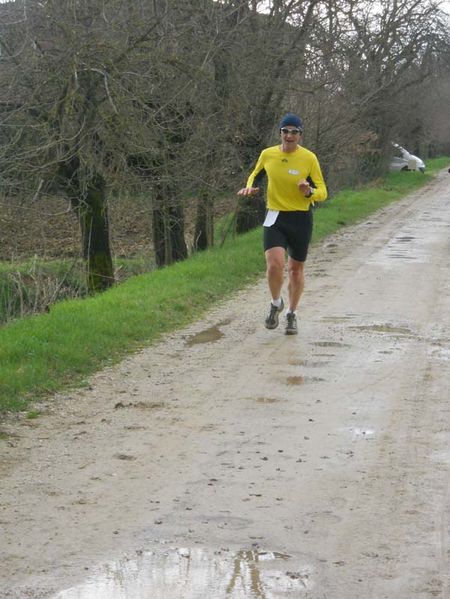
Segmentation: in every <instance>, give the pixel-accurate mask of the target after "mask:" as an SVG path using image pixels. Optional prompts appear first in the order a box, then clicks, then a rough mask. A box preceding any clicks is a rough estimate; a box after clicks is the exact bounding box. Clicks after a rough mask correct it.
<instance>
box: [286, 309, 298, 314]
mask: <svg viewBox="0 0 450 599" xmlns="http://www.w3.org/2000/svg"><path fill="white" fill-rule="evenodd" d="M295 313H296V310H291V309H290V308H288V309H287V310H286V314H295Z"/></svg>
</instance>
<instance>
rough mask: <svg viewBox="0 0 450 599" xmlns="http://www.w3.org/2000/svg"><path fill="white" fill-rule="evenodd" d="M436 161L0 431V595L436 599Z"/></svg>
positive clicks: (442, 425) (439, 353)
mask: <svg viewBox="0 0 450 599" xmlns="http://www.w3.org/2000/svg"><path fill="white" fill-rule="evenodd" d="M449 256H450V175H448V174H447V173H441V174H440V175H439V176H438V178H437V179H436V181H435V182H433V183H432V184H431V185H429V186H428V187H427V188H426V189H425V190H422V191H420V192H418V193H416V194H413V195H411V196H409V197H408V198H407V199H405V200H404V201H402V202H401V203H398V204H396V205H394V206H390V207H389V208H387V209H385V210H383V211H381V212H380V213H378V214H377V215H375V216H373V217H372V218H371V219H370V220H369V221H367V222H365V223H362V224H360V225H358V226H356V227H352V228H347V229H344V230H343V231H342V232H341V233H340V234H338V235H336V236H333V237H332V238H330V239H328V240H327V241H326V242H325V243H323V244H321V245H318V246H316V247H315V248H314V249H313V251H312V253H311V256H310V259H309V264H308V280H307V289H306V291H305V295H304V298H303V300H302V307H301V311H300V318H299V326H300V334H299V335H298V336H297V337H286V336H285V335H284V334H283V330H282V328H281V327H280V328H279V329H277V330H275V331H267V330H265V328H264V326H263V324H262V322H263V319H264V314H265V311H266V307H267V292H266V286H265V282H264V281H261V282H260V283H259V284H258V285H256V286H254V287H252V288H250V289H247V290H245V291H244V292H242V293H240V294H238V295H237V296H235V297H233V298H232V300H231V301H229V302H227V303H224V304H223V305H221V306H219V307H216V308H215V309H214V310H212V311H211V312H210V313H209V314H208V316H207V318H205V319H204V320H202V321H200V322H197V323H195V324H194V325H193V326H191V327H189V328H187V329H185V330H183V331H179V332H177V333H175V334H173V335H170V336H169V337H167V338H166V339H165V340H164V342H162V343H160V344H159V345H158V346H157V347H156V348H151V349H148V350H146V351H143V352H142V353H140V354H139V355H136V356H133V357H130V358H129V359H127V360H125V361H124V362H123V363H121V364H120V365H118V366H117V367H114V368H111V369H109V370H105V371H103V372H101V373H99V374H98V375H96V376H95V377H93V379H92V380H91V382H90V386H89V388H87V389H84V390H82V391H79V392H73V393H70V394H67V395H60V396H58V397H56V398H55V399H54V400H51V401H48V402H46V404H45V406H44V407H45V415H43V416H41V417H40V418H38V419H36V420H26V419H23V418H22V419H18V420H17V421H14V420H11V421H10V422H9V423H6V424H5V425H3V426H2V430H3V433H4V434H3V435H2V439H1V440H0V448H1V458H0V460H1V461H0V476H1V480H0V484H1V487H0V489H1V508H0V526H1V538H0V564H1V566H0V570H1V572H0V597H1V598H2V599H5V598H8V599H11V598H14V599H17V598H20V599H25V598H52V599H125V598H127V599H128V598H132V599H144V598H145V599H149V598H151V599H178V598H180V599H197V598H199V599H222V598H229V597H230V598H233V599H237V598H239V599H240V598H244V599H273V598H291V597H292V598H308V599H325V598H327V599H361V598H365V599H384V598H386V599H429V598H435V597H438V598H440V599H448V598H449V597H450V542H449V532H450V499H449V480H450V476H449V470H450V430H449V429H450V427H449V425H450V417H449V415H450V393H449V378H450V318H449V314H450V272H449V271H450V269H449Z"/></svg>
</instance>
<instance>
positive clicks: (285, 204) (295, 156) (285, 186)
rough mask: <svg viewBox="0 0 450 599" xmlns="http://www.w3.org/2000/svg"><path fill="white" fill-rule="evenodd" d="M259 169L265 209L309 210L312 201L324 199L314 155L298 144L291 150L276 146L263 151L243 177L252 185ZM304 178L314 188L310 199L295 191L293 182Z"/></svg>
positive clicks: (323, 185)
mask: <svg viewBox="0 0 450 599" xmlns="http://www.w3.org/2000/svg"><path fill="white" fill-rule="evenodd" d="M263 171H265V172H266V175H267V181H268V185H267V208H268V209H269V210H281V211H287V212H289V211H293V210H305V211H306V210H309V207H310V205H311V204H312V203H314V202H321V201H323V200H326V199H327V196H328V192H327V188H326V185H325V181H324V179H323V176H322V171H321V170H320V165H319V161H318V160H317V156H316V155H315V154H314V153H313V152H311V151H310V150H307V149H306V148H303V147H301V146H298V147H297V149H296V150H295V151H294V152H283V151H282V150H281V149H280V146H272V147H270V148H266V149H265V150H263V151H262V152H261V154H260V156H259V158H258V161H257V163H256V165H255V168H254V169H253V171H252V172H251V173H250V175H249V177H248V180H247V187H254V183H255V179H256V178H257V177H258V175H261V174H262V173H263ZM303 179H308V180H309V181H310V182H311V183H312V186H313V187H314V188H315V189H314V193H313V195H312V197H311V198H307V197H305V195H304V194H303V193H302V192H301V191H300V190H299V188H298V186H297V184H298V182H299V181H301V180H303Z"/></svg>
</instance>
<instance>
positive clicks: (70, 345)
mask: <svg viewBox="0 0 450 599" xmlns="http://www.w3.org/2000/svg"><path fill="white" fill-rule="evenodd" d="M449 161H450V159H448V158H442V159H436V160H434V161H429V163H428V164H427V168H428V173H427V174H425V175H423V174H421V173H403V172H401V173H391V174H389V175H388V176H387V177H386V178H384V179H383V180H380V181H377V182H376V183H375V184H373V185H370V186H366V187H363V188H360V189H357V190H344V191H341V192H340V193H339V194H337V195H336V196H335V197H334V198H333V199H332V200H331V201H330V202H328V203H326V204H324V205H323V207H321V208H319V209H318V210H317V211H316V214H315V231H314V242H317V241H319V240H320V239H323V238H324V237H325V236H327V235H329V234H331V233H333V232H335V231H337V230H338V229H339V228H340V227H342V226H343V225H349V224H352V223H355V222H356V221H358V220H361V219H363V218H365V217H367V216H368V215H369V214H372V213H373V212H375V211H376V210H378V209H379V208H382V207H383V206H386V205H387V204H389V203H391V202H393V201H395V200H398V199H400V198H401V197H403V196H404V195H406V194H407V193H409V192H411V191H413V190H414V189H418V188H419V187H421V186H423V185H425V184H426V183H428V182H429V181H430V180H431V179H432V176H433V172H435V171H437V170H439V169H441V168H443V167H445V166H447V165H448V164H449ZM263 272H264V257H263V252H262V250H261V231H260V230H259V229H258V230H255V231H251V232H250V233H247V234H245V235H242V236H239V237H237V238H235V239H233V240H231V241H228V242H226V243H225V244H224V245H223V247H220V248H214V249H211V250H208V251H206V252H202V253H199V254H196V255H195V256H193V257H192V258H190V259H189V260H186V261H184V262H180V263H177V264H174V265H172V266H170V267H167V268H164V269H161V270H156V271H153V272H151V273H148V274H145V275H139V276H135V277H133V278H131V279H128V280H127V281H126V282H124V283H123V284H121V285H119V286H117V287H114V288H113V289H110V290H109V291H107V292H105V293H102V294H99V295H96V296H95V297H91V298H87V299H78V300H66V301H62V302H60V303H58V304H56V305H54V306H53V307H52V308H51V311H50V313H48V314H41V315H38V316H32V317H29V318H24V319H21V320H18V321H15V322H12V323H10V324H8V325H6V326H4V327H1V328H0V411H8V410H10V411H19V410H25V409H26V407H27V405H28V404H29V402H30V401H34V400H37V399H39V398H42V397H43V396H45V395H47V394H50V393H53V392H55V391H57V390H61V389H63V388H65V387H68V386H79V385H82V384H83V381H85V380H86V377H87V376H88V375H90V374H92V373H93V372H94V371H95V370H97V369H99V368H101V367H102V366H104V365H106V364H111V363H113V362H115V361H118V360H119V359H120V358H121V357H123V356H124V355H126V354H127V353H129V352H130V351H134V350H137V349H139V348H140V347H143V346H146V345H149V344H151V343H153V342H154V341H156V340H157V339H158V338H159V337H160V336H161V335H162V334H163V333H166V332H169V331H171V330H174V329H176V328H179V327H181V326H183V325H185V324H187V323H188V322H191V321H193V320H195V319H197V318H199V317H200V316H201V315H202V313H204V312H205V311H206V309H207V308H209V307H210V306H211V304H213V303H214V302H217V301H218V300H220V299H223V298H224V297H227V296H229V295H230V294H231V293H232V292H233V291H236V290H237V289H240V288H242V287H244V286H245V285H247V284H249V283H252V282H254V281H256V280H257V279H258V278H259V277H260V276H262V274H263Z"/></svg>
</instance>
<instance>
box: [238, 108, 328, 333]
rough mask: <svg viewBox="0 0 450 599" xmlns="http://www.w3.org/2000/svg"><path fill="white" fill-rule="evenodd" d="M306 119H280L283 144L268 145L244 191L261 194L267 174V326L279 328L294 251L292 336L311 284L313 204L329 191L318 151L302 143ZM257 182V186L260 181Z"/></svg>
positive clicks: (290, 292) (243, 193)
mask: <svg viewBox="0 0 450 599" xmlns="http://www.w3.org/2000/svg"><path fill="white" fill-rule="evenodd" d="M302 134H303V123H302V120H301V118H300V117H298V116H297V115H295V114H287V115H286V116H284V117H283V119H282V120H281V123H280V136H281V143H280V144H279V145H276V146H272V147H270V148H266V149H265V150H263V151H262V152H261V154H260V156H259V158H258V161H257V163H256V166H255V168H254V169H253V171H252V172H251V173H250V176H249V178H248V180H247V185H246V187H244V188H243V189H240V190H239V191H238V195H241V196H252V195H254V194H255V193H258V191H259V187H257V184H258V180H259V178H260V177H261V176H262V175H264V173H265V174H266V175H267V180H268V185H267V214H266V219H265V221H264V224H263V230H264V235H263V239H264V251H265V256H266V265H267V281H268V284H269V290H270V294H271V296H272V301H271V303H270V310H269V314H268V315H267V318H266V321H265V325H266V328H268V329H276V328H277V326H278V317H279V314H280V312H282V311H283V309H284V302H283V298H282V297H281V288H282V286H283V280H284V267H285V251H286V250H287V253H288V256H289V257H288V275H289V283H288V297H289V307H288V309H287V311H286V330H285V332H286V335H296V334H297V317H296V310H297V306H298V304H299V302H300V298H301V295H302V293H303V288H304V284H305V275H304V266H305V260H306V256H307V253H308V246H309V243H310V240H311V234H312V228H313V214H312V206H313V205H314V202H316V201H318V202H320V201H324V200H326V198H327V195H328V192H327V188H326V185H325V181H324V179H323V176H322V172H321V169H320V165H319V161H318V160H317V156H316V155H315V154H314V153H313V152H311V151H310V150H307V149H306V148H303V147H301V146H300V145H299V144H300V141H301V138H302ZM255 185H256V186H255Z"/></svg>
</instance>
